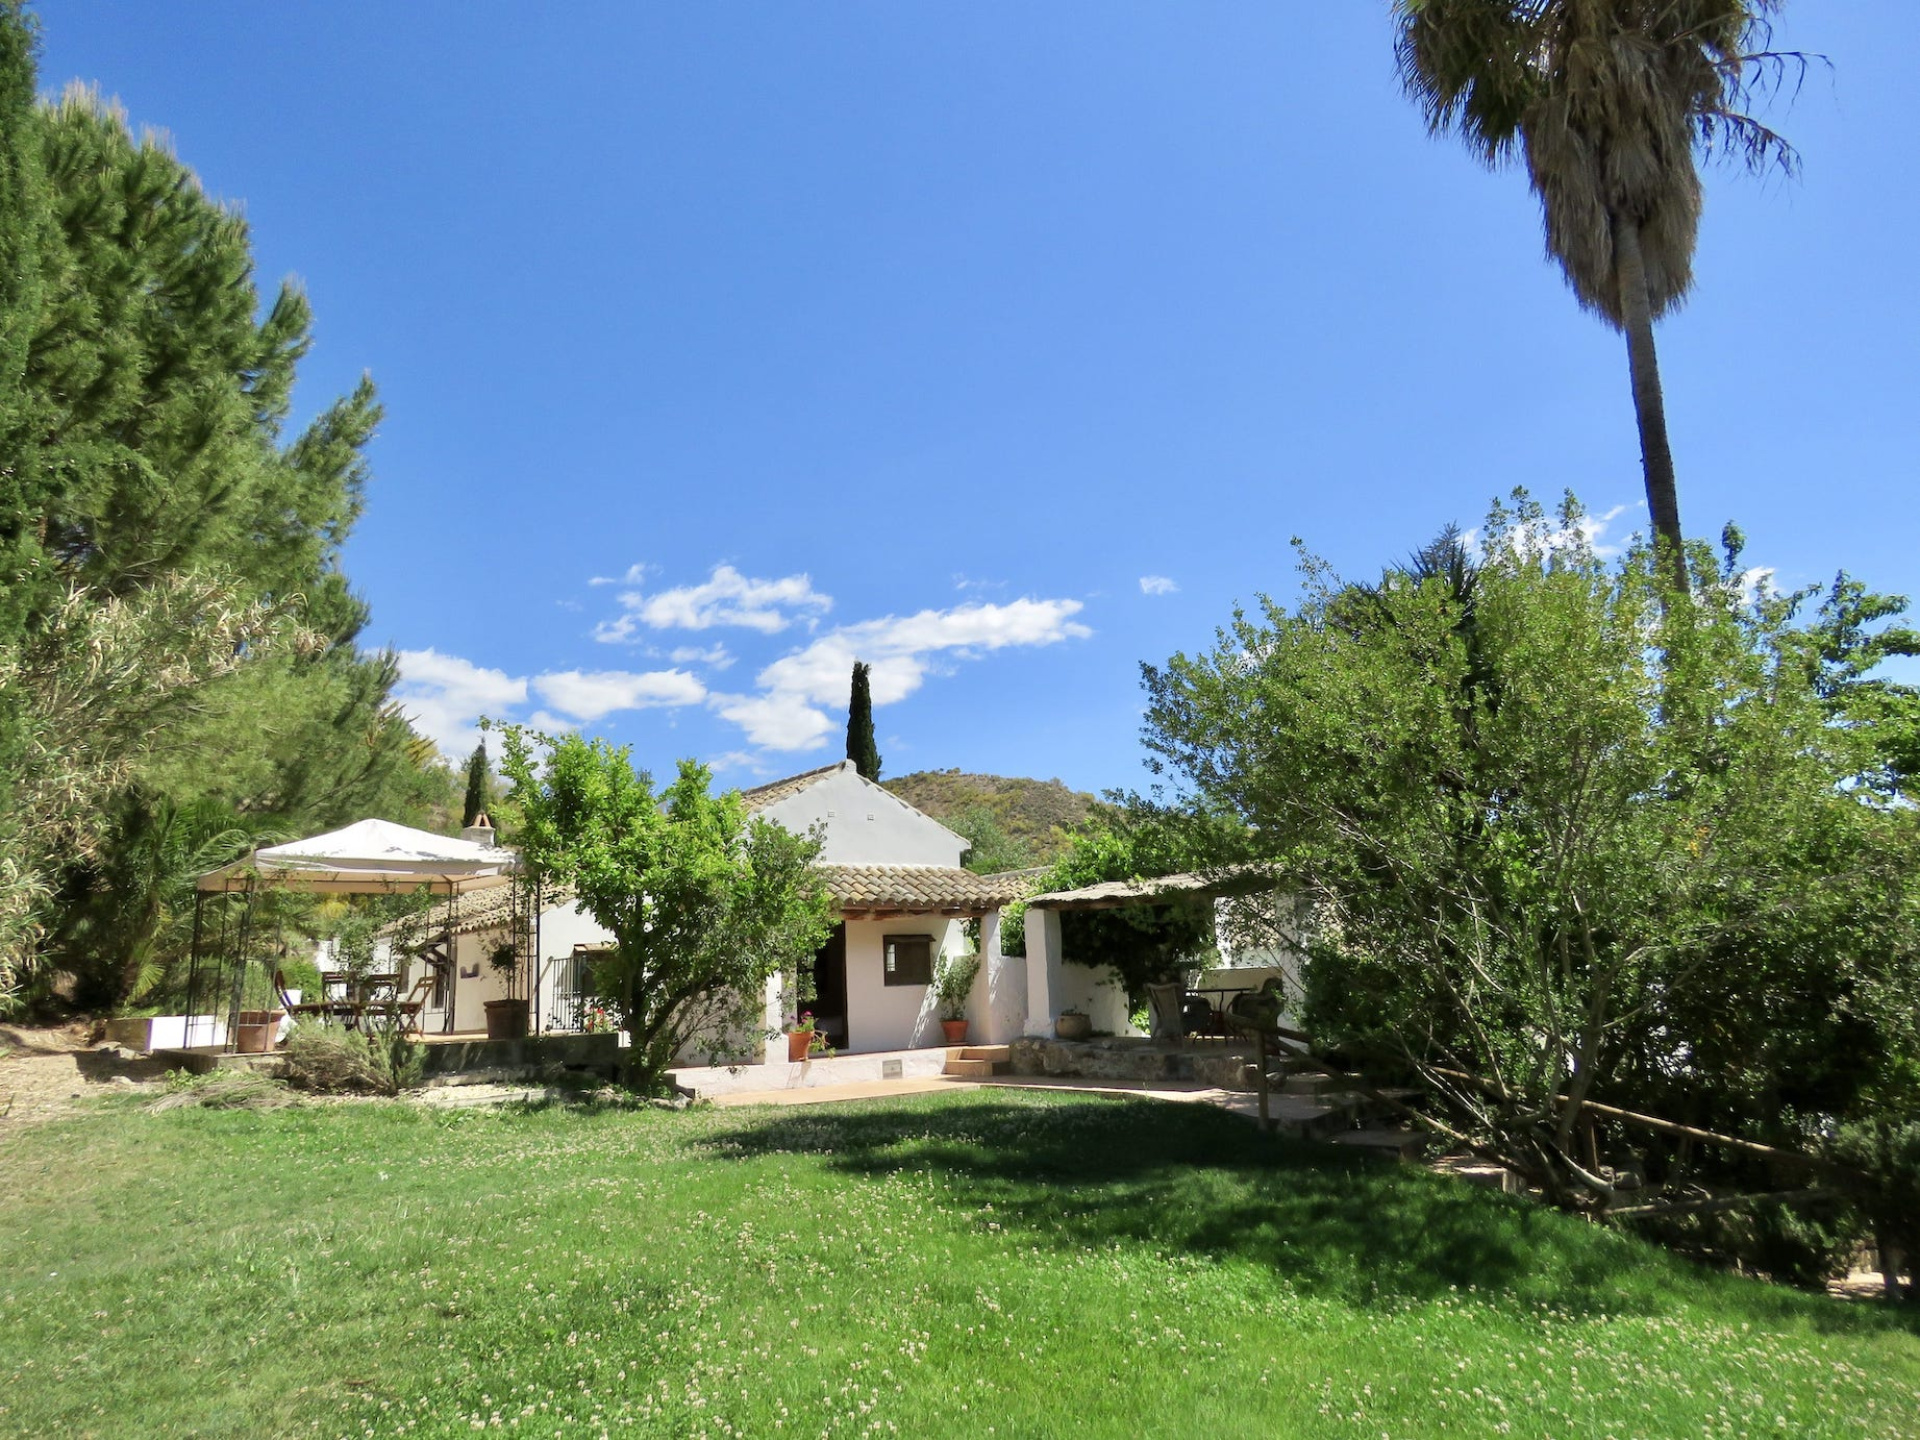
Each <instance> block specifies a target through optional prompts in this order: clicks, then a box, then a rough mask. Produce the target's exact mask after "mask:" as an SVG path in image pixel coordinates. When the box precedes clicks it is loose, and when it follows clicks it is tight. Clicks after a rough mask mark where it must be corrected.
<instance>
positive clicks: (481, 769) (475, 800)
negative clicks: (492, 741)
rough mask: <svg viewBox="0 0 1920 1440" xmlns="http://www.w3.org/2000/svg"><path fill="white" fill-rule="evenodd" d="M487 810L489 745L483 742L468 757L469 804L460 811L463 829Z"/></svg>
mask: <svg viewBox="0 0 1920 1440" xmlns="http://www.w3.org/2000/svg"><path fill="white" fill-rule="evenodd" d="M486 808H487V745H486V742H485V741H484V740H483V741H481V742H480V743H479V744H478V745H476V746H474V747H473V754H471V755H469V756H468V757H467V803H466V805H465V806H463V807H462V809H461V811H460V825H461V828H463V829H464V828H465V827H466V826H468V825H471V824H473V822H474V821H475V820H477V819H479V818H480V816H481V814H482V813H483V812H484V811H485V810H486Z"/></svg>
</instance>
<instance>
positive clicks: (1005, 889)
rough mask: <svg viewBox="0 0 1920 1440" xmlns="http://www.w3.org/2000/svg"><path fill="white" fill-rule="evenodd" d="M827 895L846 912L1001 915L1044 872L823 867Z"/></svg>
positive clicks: (858, 866)
mask: <svg viewBox="0 0 1920 1440" xmlns="http://www.w3.org/2000/svg"><path fill="white" fill-rule="evenodd" d="M820 872H821V874H823V875H824V876H825V877H826V880H827V890H828V891H829V893H831V894H832V896H833V901H834V904H835V905H836V906H838V907H839V909H840V910H841V912H842V913H843V914H844V913H847V912H850V911H861V910H896V911H903V912H908V913H916V914H923V913H939V912H942V911H954V912H959V913H966V914H977V913H979V912H981V911H987V910H997V909H999V908H1000V907H1001V906H1003V905H1007V904H1010V903H1011V902H1013V901H1015V900H1018V899H1020V898H1021V897H1022V896H1024V895H1026V894H1027V893H1028V892H1029V891H1031V890H1032V889H1033V887H1034V885H1035V883H1036V882H1037V881H1038V880H1039V878H1040V877H1041V876H1042V875H1044V874H1045V873H1046V872H1045V871H1044V870H1010V871H1007V872H1005V873H1003V874H999V875H976V874H974V873H973V872H972V871H971V870H961V869H957V868H955V867H952V866H947V865H822V866H821V867H820Z"/></svg>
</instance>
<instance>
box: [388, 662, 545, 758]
mask: <svg viewBox="0 0 1920 1440" xmlns="http://www.w3.org/2000/svg"><path fill="white" fill-rule="evenodd" d="M399 660H400V683H399V684H398V685H396V686H395V687H394V691H393V698H394V699H395V700H396V701H398V702H399V705H400V708H401V709H402V710H403V711H405V712H406V715H407V718H408V719H409V720H411V721H412V722H413V726H414V728H415V729H416V730H418V731H419V732H420V733H421V734H422V735H425V736H426V737H427V738H428V739H430V740H432V741H433V742H434V743H435V744H436V745H438V746H439V747H440V749H441V750H442V751H443V752H445V753H446V754H448V755H450V756H454V757H459V756H462V755H465V754H467V753H469V752H471V751H472V749H473V746H474V743H475V742H476V741H477V740H478V739H479V738H480V732H479V730H478V729H477V728H476V726H475V722H476V721H477V720H478V719H479V718H480V717H481V716H482V715H487V714H492V715H500V714H503V713H504V712H505V711H507V710H509V709H512V708H513V707H514V706H516V705H524V704H525V703H526V700H527V682H526V681H525V680H522V679H515V678H514V677H513V676H511V675H508V674H507V673H506V672H505V671H503V670H489V669H487V668H485V667H484V666H480V665H475V664H474V663H473V662H472V661H471V660H463V659H461V658H460V657H459V656H458V655H442V654H441V653H440V652H439V651H438V650H433V649H427V650H402V651H401V652H400V655H399Z"/></svg>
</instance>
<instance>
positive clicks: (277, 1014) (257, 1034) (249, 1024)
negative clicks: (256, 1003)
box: [233, 1010, 287, 1055]
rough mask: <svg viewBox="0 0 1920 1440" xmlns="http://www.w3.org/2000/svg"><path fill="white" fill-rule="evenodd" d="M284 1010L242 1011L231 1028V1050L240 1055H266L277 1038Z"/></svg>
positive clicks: (284, 1015)
mask: <svg viewBox="0 0 1920 1440" xmlns="http://www.w3.org/2000/svg"><path fill="white" fill-rule="evenodd" d="M286 1015H287V1012H286V1011H284V1010H242V1011H241V1012H240V1019H239V1022H238V1023H237V1024H236V1025H235V1026H234V1027H233V1048H234V1049H235V1050H236V1051H238V1052H239V1053H240V1054H242V1055H266V1054H270V1053H271V1052H272V1050H273V1042H274V1041H275V1040H276V1039H278V1038H279V1035H280V1022H281V1021H282V1020H284V1019H285V1018H286Z"/></svg>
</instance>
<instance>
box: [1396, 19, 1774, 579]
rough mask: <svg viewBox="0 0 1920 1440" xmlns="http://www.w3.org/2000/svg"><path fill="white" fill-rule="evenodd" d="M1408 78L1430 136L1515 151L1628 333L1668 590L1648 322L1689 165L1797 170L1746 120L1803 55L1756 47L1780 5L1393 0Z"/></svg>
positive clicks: (1664, 450) (1661, 405) (1567, 255)
mask: <svg viewBox="0 0 1920 1440" xmlns="http://www.w3.org/2000/svg"><path fill="white" fill-rule="evenodd" d="M1395 9H1396V12H1397V15H1398V19H1399V25H1400V35H1399V44H1398V56H1399V62H1400V73H1401V76H1402V78H1403V79H1404V81H1405V83H1406V86H1407V88H1408V90H1409V91H1410V92H1411V93H1412V95H1413V96H1414V98H1415V99H1416V100H1418V101H1419V103H1420V105H1421V106H1422V108H1423V109H1424V110H1425V111H1426V116H1427V121H1428V124H1429V125H1431V126H1432V128H1433V129H1434V130H1435V131H1436V132H1443V131H1452V132H1454V133H1456V134H1458V135H1459V136H1460V138H1461V139H1462V140H1464V141H1465V142H1466V144H1467V146H1468V148H1469V149H1470V150H1472V151H1473V153H1474V154H1475V155H1477V156H1478V157H1479V158H1481V159H1482V160H1485V161H1486V162H1487V163H1488V164H1489V165H1498V164H1501V163H1503V162H1505V161H1507V160H1510V159H1511V158H1513V156H1514V155H1515V153H1516V151H1517V152H1518V153H1519V154H1520V156H1521V157H1522V158H1523V159H1524V161H1525V164H1526V167H1527V175H1528V178H1529V179H1530V181H1531V182H1532V185H1533V189H1534V192H1535V194H1537V195H1538V196H1539V197H1540V203H1541V207H1542V210H1543V212H1544V215H1545V220H1546V238H1547V251H1548V253H1549V254H1551V255H1552V256H1553V258H1554V259H1555V260H1557V261H1558V262H1559V264H1560V268H1561V269H1562V270H1563V271H1564V272H1565V274H1566V277H1567V281H1568V283H1569V284H1570V285H1572V287H1573V291H1574V294H1575V295H1576V296H1577V297H1578V298H1579V301H1580V303H1581V305H1583V306H1584V307H1585V308H1587V309H1589V310H1591V311H1593V312H1594V313H1595V314H1597V315H1599V316H1600V317H1601V318H1602V319H1604V320H1605V321H1606V322H1607V323H1608V324H1610V325H1612V326H1613V327H1614V328H1615V329H1616V330H1619V331H1621V332H1622V333H1624V334H1625V336H1626V338H1627V356H1628V363H1629V367H1630V370H1631V373H1632V380H1633V401H1634V411H1635V414H1636V415H1637V417H1638V420H1639V427H1640V447H1641V461H1642V468H1643V471H1644V474H1645V480H1646V490H1647V507H1648V511H1649V513H1650V515H1651V518H1652V521H1653V530H1654V534H1655V535H1656V536H1657V537H1658V539H1659V542H1660V544H1661V545H1662V546H1664V547H1665V550H1666V560H1667V563H1668V565H1669V566H1670V567H1671V573H1672V575H1673V577H1674V582H1675V585H1676V587H1677V588H1684V587H1685V583H1686V573H1685V572H1686V560H1685V546H1684V542H1683V540H1682V537H1681V529H1680V502H1679V494H1678V490H1677V488H1676V485H1675V480H1674V466H1673V452H1672V447H1671V445H1670V444H1669V442H1668V438H1667V421H1666V399H1665V395H1664V392H1663V390H1662V387H1661V383H1660V370H1659V361H1658V356H1657V354H1656V352H1655V349H1654V340H1653V326H1654V322H1655V321H1656V320H1658V319H1659V318H1660V317H1661V316H1663V315H1665V314H1667V313H1668V312H1669V311H1671V310H1673V309H1674V308H1675V307H1676V306H1677V305H1679V304H1680V303H1681V301H1682V300H1684V299H1685V298H1686V294H1687V291H1688V290H1689V289H1690V288H1691V286H1692V283H1693V251H1694V243H1695V239H1696V236H1697V234H1698V231H1699V225H1700V206H1701V185H1700V175H1699V170H1698V166H1697V162H1696V156H1697V155H1700V154H1721V155H1731V156H1733V157H1735V158H1738V159H1740V160H1743V161H1745V162H1746V163H1747V164H1748V165H1749V166H1751V167H1752V168H1754V169H1756V170H1758V169H1762V168H1765V167H1768V166H1771V165H1776V164H1777V165H1779V166H1780V167H1782V168H1783V169H1787V170H1791V169H1792V168H1793V166H1794V163H1795V161H1794V154H1793V151H1792V149H1791V148H1790V147H1789V146H1788V145H1787V144H1786V142H1785V141H1784V140H1782V139H1781V137H1780V136H1778V135H1776V134H1775V133H1774V132H1773V131H1771V130H1769V129H1768V128H1767V127H1766V126H1764V125H1762V124H1760V123H1759V122H1758V121H1756V120H1754V119H1753V118H1752V117H1751V116H1749V115H1747V114H1745V113H1743V111H1742V106H1743V105H1745V104H1746V103H1748V102H1749V101H1750V99H1751V98H1752V95H1753V91H1754V89H1755V88H1756V84H1757V83H1763V82H1764V81H1765V80H1766V79H1767V78H1769V77H1773V76H1776V75H1777V74H1778V73H1779V70H1780V68H1781V67H1782V65H1784V64H1785V63H1787V62H1789V61H1791V60H1794V59H1797V58H1798V57H1785V56H1777V55H1772V54H1768V53H1766V44H1767V22H1768V19H1769V17H1770V16H1771V15H1772V14H1773V13H1774V12H1775V11H1777V10H1778V9H1779V0H1395Z"/></svg>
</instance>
